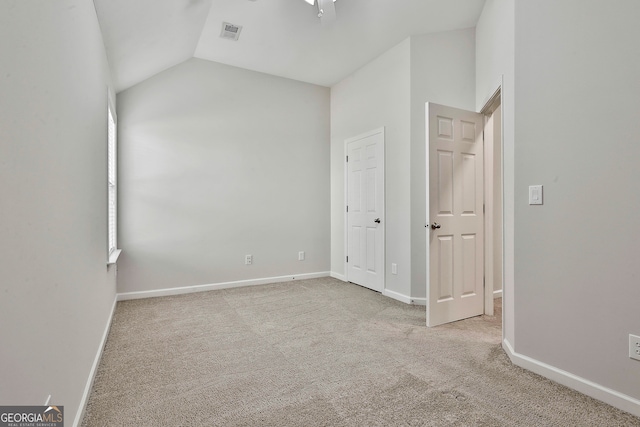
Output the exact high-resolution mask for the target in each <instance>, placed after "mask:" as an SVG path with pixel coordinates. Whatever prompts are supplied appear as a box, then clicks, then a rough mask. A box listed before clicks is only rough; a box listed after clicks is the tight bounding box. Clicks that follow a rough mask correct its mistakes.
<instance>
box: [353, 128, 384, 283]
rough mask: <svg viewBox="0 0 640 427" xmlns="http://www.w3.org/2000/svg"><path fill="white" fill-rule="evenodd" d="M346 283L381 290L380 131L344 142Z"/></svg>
mask: <svg viewBox="0 0 640 427" xmlns="http://www.w3.org/2000/svg"><path fill="white" fill-rule="evenodd" d="M345 144H346V153H347V158H346V161H347V167H346V171H347V176H346V184H347V186H346V187H347V221H346V222H347V245H346V246H347V267H346V272H347V280H348V281H349V282H353V283H356V284H358V285H361V286H365V287H367V288H369V289H373V290H374V291H378V292H382V290H383V288H384V129H379V130H376V131H373V132H369V133H366V134H364V135H360V136H357V137H355V138H350V139H348V140H347V141H345Z"/></svg>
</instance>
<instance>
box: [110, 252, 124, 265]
mask: <svg viewBox="0 0 640 427" xmlns="http://www.w3.org/2000/svg"><path fill="white" fill-rule="evenodd" d="M121 252H122V249H116V250H115V251H113V252H111V255H109V261H108V262H107V265H112V264H115V263H116V262H117V261H118V257H119V256H120V253H121Z"/></svg>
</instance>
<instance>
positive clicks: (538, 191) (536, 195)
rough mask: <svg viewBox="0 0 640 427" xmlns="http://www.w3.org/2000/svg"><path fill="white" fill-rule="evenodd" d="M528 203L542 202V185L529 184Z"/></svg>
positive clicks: (536, 203)
mask: <svg viewBox="0 0 640 427" xmlns="http://www.w3.org/2000/svg"><path fill="white" fill-rule="evenodd" d="M529 204H530V205H541V204H542V185H530V186H529Z"/></svg>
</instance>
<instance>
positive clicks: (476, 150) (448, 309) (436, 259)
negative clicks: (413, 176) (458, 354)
mask: <svg viewBox="0 0 640 427" xmlns="http://www.w3.org/2000/svg"><path fill="white" fill-rule="evenodd" d="M426 110H427V113H426V114H427V123H428V137H427V139H428V150H427V152H428V165H429V172H428V174H427V175H428V185H427V188H428V189H429V197H428V206H427V212H428V215H429V218H428V223H427V233H428V242H429V243H428V253H429V254H428V261H429V262H428V272H427V278H428V279H427V326H436V325H440V324H443V323H448V322H453V321H456V320H460V319H465V318H467V317H472V316H477V315H480V314H482V313H483V310H484V283H483V282H484V241H483V230H484V215H483V203H484V192H483V188H484V187H483V164H484V159H483V140H482V127H483V117H482V115H481V114H478V113H474V112H472V111H465V110H460V109H457V108H451V107H445V106H443V105H437V104H433V103H428V104H427V109H426Z"/></svg>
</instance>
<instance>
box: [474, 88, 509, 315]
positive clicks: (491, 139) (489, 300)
mask: <svg viewBox="0 0 640 427" xmlns="http://www.w3.org/2000/svg"><path fill="white" fill-rule="evenodd" d="M501 105H502V86H499V87H498V89H496V90H495V91H494V93H493V94H492V95H491V96H490V97H489V100H488V101H487V102H486V104H485V105H484V107H482V109H481V110H480V113H481V114H482V115H483V116H484V118H485V120H484V138H483V139H484V141H483V142H484V147H485V150H484V156H485V158H484V164H485V176H484V203H485V214H484V229H485V241H484V277H485V293H484V314H487V315H489V316H493V314H494V307H493V300H494V297H495V294H494V292H495V283H494V282H495V280H494V275H493V271H494V266H495V262H496V259H495V257H494V245H495V241H496V233H495V227H494V218H495V209H494V208H495V203H494V191H493V188H494V179H493V176H494V175H493V174H494V173H495V170H496V165H495V164H494V162H493V158H494V157H495V156H494V154H493V153H494V149H495V147H496V138H495V135H494V133H493V129H487V124H488V123H489V118H491V117H492V115H493V113H494V111H495V110H496V109H497V108H498V106H501ZM503 125H504V124H503V121H502V109H501V110H500V127H501V130H500V141H499V144H498V145H499V146H500V156H501V157H502V146H503V133H504V132H503V131H502V126H503ZM490 157H491V159H490ZM487 165H491V174H489V168H488V167H487ZM499 167H500V193H501V194H502V193H503V190H502V188H503V185H502V175H503V173H502V160H501V161H500V165H499ZM489 188H491V190H490V191H488V189H489ZM500 200H501V203H500V206H499V208H500V209H502V204H503V203H504V199H503V197H502V196H501V197H500ZM502 218H503V221H504V216H503V217H502ZM500 226H501V228H504V227H503V225H502V223H501V224H500ZM502 252H504V245H502V251H501V255H502ZM502 258H504V255H502ZM500 261H501V265H502V259H501V260H500ZM503 268H504V267H503ZM502 277H503V280H504V275H502ZM488 284H491V287H489V285H488ZM500 289H503V287H502V286H501V287H500Z"/></svg>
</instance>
